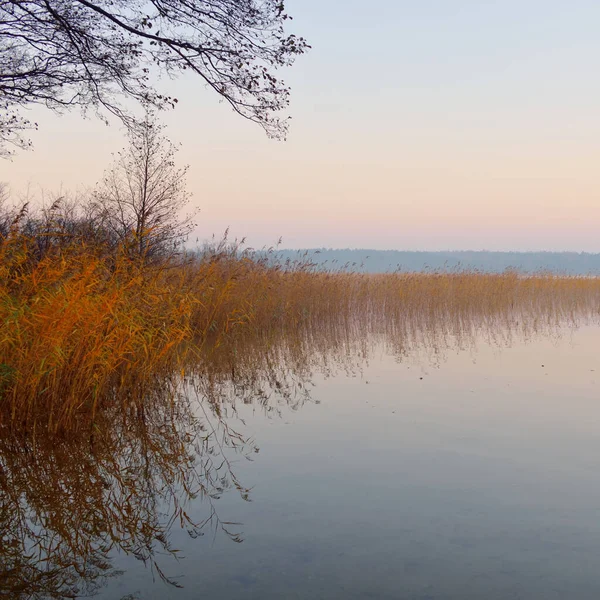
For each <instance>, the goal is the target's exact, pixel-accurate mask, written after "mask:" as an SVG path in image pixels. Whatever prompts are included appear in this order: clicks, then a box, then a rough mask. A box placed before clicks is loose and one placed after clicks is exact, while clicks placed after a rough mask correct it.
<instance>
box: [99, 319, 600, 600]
mask: <svg viewBox="0 0 600 600" xmlns="http://www.w3.org/2000/svg"><path fill="white" fill-rule="evenodd" d="M502 345H504V344H502ZM504 346H505V345H504ZM599 346H600V328H598V327H595V326H585V327H582V328H580V329H578V330H577V331H574V332H571V331H568V330H565V331H563V332H562V333H561V334H560V335H552V336H534V337H533V338H532V339H529V340H523V339H520V340H515V339H513V341H512V342H511V344H510V345H509V346H508V347H499V346H498V345H496V344H489V343H487V342H485V341H483V340H479V341H477V342H476V344H475V346H474V347H473V346H469V348H468V349H464V350H449V351H445V352H442V353H441V354H437V355H436V354H435V353H433V354H432V353H426V354H424V355H423V356H422V357H418V356H414V355H410V356H408V357H406V358H405V359H404V360H402V361H398V360H396V359H395V358H393V357H390V356H389V355H388V354H387V353H386V352H385V351H383V350H377V349H376V350H375V351H374V352H373V353H372V354H371V356H370V358H369V362H368V364H362V365H361V366H360V367H359V368H355V369H354V372H352V373H347V372H346V371H345V370H343V369H342V370H338V372H334V373H332V374H331V375H330V376H329V377H324V376H323V375H320V374H318V373H317V374H315V376H314V377H313V383H314V387H313V388H312V390H311V398H310V399H307V400H306V401H304V402H300V403H299V404H298V405H297V406H295V409H293V408H291V407H290V406H289V405H287V404H286V403H280V404H279V406H278V410H266V409H265V408H264V406H262V405H257V404H256V403H254V404H249V405H244V404H243V403H239V405H238V406H237V407H236V408H237V414H233V413H232V412H231V411H230V413H229V416H227V417H226V419H225V420H226V422H227V424H228V425H229V426H231V427H232V428H234V429H235V430H236V431H238V432H240V433H241V434H242V435H243V438H244V440H246V441H248V444H249V446H252V443H254V444H255V445H256V446H257V447H258V448H259V452H254V451H253V450H251V451H250V452H249V453H248V454H249V456H250V457H251V458H252V460H251V461H250V460H246V459H245V458H244V455H243V453H235V452H234V453H231V454H230V455H229V458H230V460H231V461H232V462H231V469H232V470H233V471H234V472H235V476H236V477H237V479H238V481H239V482H240V484H241V485H243V486H247V487H249V488H252V489H251V491H250V494H249V501H246V500H244V499H243V498H242V497H241V495H240V493H238V491H237V490H236V489H231V490H228V491H226V492H225V493H223V494H222V495H221V497H220V498H219V499H214V500H213V502H212V506H213V507H214V510H215V511H216V516H214V517H213V521H212V522H211V523H210V524H209V525H208V526H207V527H206V528H205V530H204V535H202V536H200V537H197V536H194V537H190V535H188V533H187V532H186V531H185V529H181V528H180V527H179V526H178V525H177V524H174V525H173V527H172V528H171V533H170V540H171V544H172V546H173V547H174V548H177V549H179V550H180V558H179V560H174V559H173V558H172V557H171V556H169V555H167V554H165V555H164V556H161V555H158V556H157V557H156V558H157V564H158V565H160V569H162V571H163V573H164V574H165V575H166V576H168V577H170V578H173V579H174V581H176V582H177V583H178V584H179V585H181V586H183V588H181V589H179V588H175V587H173V586H172V585H168V584H166V583H165V582H164V581H163V580H162V579H161V577H160V576H159V574H158V573H157V571H156V569H153V568H151V567H150V566H149V565H146V566H144V564H143V563H142V562H141V561H139V560H136V559H135V558H134V557H132V556H131V555H129V556H126V555H124V554H123V553H121V554H119V553H114V552H113V554H112V557H113V560H114V565H115V566H116V567H118V568H119V569H122V570H123V571H124V573H123V574H122V575H121V576H119V577H114V578H111V579H110V580H109V581H108V584H107V585H106V586H105V587H103V588H102V590H101V592H100V594H99V597H100V598H102V599H109V598H110V599H112V598H121V597H123V596H126V595H128V594H131V595H133V597H138V598H144V599H159V598H173V599H180V600H188V599H189V600H191V599H196V598H221V599H237V598H244V599H257V600H259V599H260V600H269V599H282V598H290V599H291V598H303V599H304V598H306V599H309V598H310V599H313V598H324V599H338V598H339V599H348V598H389V599H406V600H409V599H410V600H433V599H436V600H438V599H439V600H450V599H453V600H454V599H456V600H459V599H460V600H465V599H470V598H473V599H475V598H477V599H479V598H485V599H488V600H492V599H498V600H500V599H502V600H505V599H520V598H523V599H535V598H539V599H544V600H551V599H554V598H556V599H565V598H573V599H578V600H585V599H588V598H589V599H594V600H596V599H597V598H598V597H600V395H599V390H600V386H599V383H600V353H599V352H598V349H599ZM210 505H211V504H210V503H209V502H207V500H206V499H202V500H201V499H198V500H195V501H191V502H188V503H187V505H186V507H185V509H186V512H187V514H188V515H189V516H190V517H191V518H192V519H194V520H197V521H201V520H202V519H204V518H205V517H206V515H207V511H208V510H209V507H210ZM217 519H220V522H221V524H222V523H223V522H228V523H229V522H232V523H238V524H237V525H235V524H232V525H223V527H224V528H225V529H227V530H228V531H230V533H231V535H227V534H226V533H225V532H224V531H223V530H222V529H221V527H220V524H219V522H218V521H217ZM238 535H239V537H236V536H238ZM232 538H234V539H232Z"/></svg>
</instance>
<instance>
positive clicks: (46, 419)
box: [0, 231, 600, 432]
mask: <svg viewBox="0 0 600 600" xmlns="http://www.w3.org/2000/svg"><path fill="white" fill-rule="evenodd" d="M34 242H35V240H32V239H29V238H27V237H26V236H24V235H23V234H22V233H18V232H14V231H13V232H12V233H10V234H9V235H8V237H7V238H6V239H4V240H1V239H0V425H2V426H7V425H9V426H11V427H13V428H19V429H21V428H23V429H26V430H35V428H36V427H38V426H43V427H45V428H47V429H48V430H50V431H53V432H57V431H64V430H68V429H71V428H74V427H76V426H78V425H79V424H81V423H83V424H84V425H85V426H90V425H94V423H95V422H96V419H97V415H98V413H99V411H106V410H107V409H108V408H109V407H110V408H111V409H112V408H114V407H115V406H119V405H122V406H130V405H134V406H143V403H144V397H145V395H147V394H148V393H149V392H150V390H152V389H154V388H155V387H156V385H159V382H160V381H164V380H166V379H169V378H180V379H181V378H183V377H184V376H185V375H186V374H188V373H194V374H196V375H199V376H200V377H203V376H205V375H211V376H212V375H215V374H217V375H219V377H231V378H233V377H235V376H236V373H239V372H241V371H244V369H245V370H246V372H248V370H249V369H250V370H251V369H252V368H256V366H257V365H258V364H261V361H263V362H264V361H267V362H269V361H271V362H272V361H273V360H282V359H283V360H289V361H291V362H292V363H293V362H294V361H297V359H298V357H299V356H306V355H308V354H310V353H311V352H315V351H318V352H321V353H323V354H326V353H327V351H328V349H331V348H336V347H337V348H340V347H343V346H344V345H346V346H348V344H350V343H354V342H357V341H360V340H361V339H365V338H366V337H367V336H373V335H375V336H383V337H385V338H386V340H387V341H388V342H389V343H391V344H392V345H394V346H396V347H397V348H399V349H400V351H401V349H402V348H403V347H405V346H406V344H407V343H410V342H411V341H413V342H414V341H415V340H419V339H421V340H422V339H426V338H427V337H428V336H429V337H431V336H434V335H437V334H439V332H440V331H441V332H443V333H444V334H445V335H452V336H458V337H460V336H461V335H464V334H465V333H467V334H472V333H473V332H476V331H480V330H482V329H485V328H488V330H491V328H493V327H498V326H503V325H504V326H512V327H515V325H516V326H517V327H519V328H521V329H523V330H527V329H528V328H529V329H530V330H532V331H535V330H536V329H537V328H540V327H544V326H546V325H549V326H553V325H558V324H560V323H562V322H565V321H568V322H571V323H575V322H577V320H578V319H580V318H589V317H592V318H596V317H597V316H598V311H599V307H600V279H596V278H584V277H556V276H552V275H546V274H538V275H532V276H522V275H519V274H518V273H515V272H506V273H503V274H485V273H479V272H454V273H430V274H402V273H390V274H377V275H369V274H359V273H346V272H323V271H317V270H314V269H311V268H310V265H307V264H302V263H297V264H286V265H275V264H271V263H270V262H269V260H268V258H262V259H259V258H253V257H252V256H251V255H249V254H243V253H239V252H237V250H235V249H230V250H227V249H225V248H220V249H219V250H218V251H215V252H213V253H210V252H209V253H205V254H204V255H202V256H198V257H184V258H181V257H180V258H177V259H174V258H170V259H169V258H164V259H162V260H160V261H153V262H151V263H149V262H146V261H144V260H143V259H142V258H135V257H132V256H131V254H130V253H128V252H127V251H126V249H125V248H122V249H120V250H118V251H117V252H116V253H115V252H113V253H110V254H108V253H107V252H106V251H104V250H103V248H102V247H101V245H100V244H96V245H95V244H94V243H93V242H87V241H86V240H84V239H69V240H66V241H64V242H62V243H60V244H56V245H54V246H53V247H51V248H50V249H47V250H46V252H45V253H44V254H43V256H41V258H40V257H37V256H35V257H34V255H35V252H34V250H35V243H34Z"/></svg>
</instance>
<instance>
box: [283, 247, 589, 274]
mask: <svg viewBox="0 0 600 600" xmlns="http://www.w3.org/2000/svg"><path fill="white" fill-rule="evenodd" d="M274 256H275V257H277V258H278V259H279V260H283V261H285V260H288V259H290V260H298V259H302V260H308V261H310V262H312V263H314V264H315V265H317V266H325V267H327V268H330V269H334V270H344V271H346V270H348V271H349V270H357V271H360V272H365V273H386V272H390V271H396V270H400V271H407V272H426V271H452V270H462V269H476V270H481V271H484V272H488V273H501V272H503V271H505V270H507V269H515V270H518V271H521V272H526V273H534V272H538V271H546V272H551V273H556V274H563V275H600V253H590V252H556V251H531V252H526V251H522V252H510V251H486V250H448V251H424V250H371V249H366V248H365V249H332V248H308V249H304V248H303V249H298V250H294V249H282V250H277V251H276V252H275V253H274Z"/></svg>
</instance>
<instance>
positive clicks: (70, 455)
mask: <svg viewBox="0 0 600 600" xmlns="http://www.w3.org/2000/svg"><path fill="white" fill-rule="evenodd" d="M203 416H204V415H203ZM207 416H208V415H207ZM213 416H214V415H213ZM252 451H253V445H252V443H251V442H250V441H248V440H245V439H244V438H243V437H242V436H240V435H239V434H237V433H236V432H235V431H233V430H232V429H230V428H229V427H228V425H227V423H226V421H225V420H224V419H219V418H217V419H215V418H203V419H200V418H199V417H198V416H197V415H196V414H194V411H193V410H192V407H191V404H190V403H189V401H187V400H186V399H185V398H184V397H182V396H181V395H178V396H177V397H175V396H171V397H170V398H169V397H166V398H165V397H164V396H156V397H154V398H149V399H148V401H147V403H146V404H145V405H144V408H143V409H141V410H138V409H134V410H131V411H129V412H128V413H127V414H123V413H122V412H119V413H118V414H113V415H107V420H106V422H104V423H101V424H98V425H97V426H96V428H95V430H94V431H93V432H92V433H89V432H87V433H80V434H77V433H74V434H73V435H72V436H70V437H69V439H56V438H52V439H48V438H45V436H44V435H43V434H41V433H39V432H37V434H36V435H35V437H21V436H14V435H11V434H10V433H8V432H6V431H5V432H2V435H0V529H1V531H2V540H1V544H0V547H1V550H0V596H2V597H4V596H7V597H10V598H44V597H52V598H70V597H78V596H80V595H88V594H90V593H93V592H95V591H97V590H98V588H99V587H101V586H102V585H103V584H104V583H105V581H106V579H107V578H109V577H114V576H115V575H118V574H119V573H118V571H116V570H115V569H114V568H113V566H112V564H111V560H110V555H111V553H112V552H114V551H115V550H119V551H122V552H125V553H127V554H130V555H133V556H135V557H136V558H137V559H139V560H140V561H143V562H144V563H146V564H147V565H148V566H149V568H150V569H151V570H152V571H153V572H154V573H155V574H156V575H157V576H159V577H161V578H164V579H165V580H168V578H167V577H166V575H165V574H164V572H163V570H162V569H161V565H160V561H159V560H157V555H158V554H172V555H176V554H177V550H176V549H174V548H172V547H171V545H170V543H169V531H170V530H171V528H172V527H173V526H175V525H177V527H182V528H185V529H186V530H187V532H188V533H189V535H190V536H191V537H199V536H202V535H204V533H205V531H206V530H210V529H211V528H212V529H216V530H219V531H220V532H222V533H224V534H225V535H227V536H229V537H230V538H231V539H232V540H234V541H240V538H239V534H238V533H237V530H236V525H235V524H230V523H226V522H223V521H221V520H220V519H219V517H218V514H217V512H216V510H215V507H214V499H216V498H218V497H219V495H220V494H222V493H223V492H224V491H225V490H226V489H229V488H234V489H237V491H238V492H239V493H240V494H241V495H242V497H247V494H248V490H247V489H245V488H244V487H243V486H242V485H241V484H240V483H239V482H238V480H237V479H236V477H235V474H234V473H233V471H232V469H231V463H230V459H229V455H230V454H231V453H237V454H248V453H251V452H252ZM200 497H203V498H205V499H206V500H208V502H207V503H206V504H207V507H208V510H207V514H206V518H205V519H204V520H201V521H193V520H192V519H191V518H190V517H189V515H188V513H187V512H186V506H187V505H188V504H189V502H190V501H191V500H194V499H196V498H200ZM170 583H171V584H173V585H178V584H177V582H176V581H174V580H171V581H170Z"/></svg>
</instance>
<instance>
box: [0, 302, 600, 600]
mask: <svg viewBox="0 0 600 600" xmlns="http://www.w3.org/2000/svg"><path fill="white" fill-rule="evenodd" d="M593 318H595V317H594V314H593V312H592V311H582V310H580V311H578V312H577V313H573V314H570V315H565V314H559V315H556V314H554V313H552V314H551V313H550V312H548V313H547V314H545V315H544V316H541V317H540V316H539V315H538V314H534V313H532V312H530V311H529V308H527V309H526V310H523V309H521V310H516V309H515V310H513V309H511V310H508V311H505V312H502V313H499V314H493V315H489V314H487V313H485V311H471V312H468V313H463V314H458V313H454V314H440V313H436V314H433V313H428V312H427V311H421V312H419V313H418V314H417V315H415V316H414V318H413V319H412V320H411V319H409V318H406V316H405V315H403V317H402V319H390V318H389V315H388V318H385V319H382V318H364V316H362V317H361V316H360V315H359V316H357V317H355V318H352V319H348V318H340V319H339V320H338V321H335V322H331V321H327V322H321V323H319V322H315V323H314V324H312V325H311V324H310V323H305V324H304V325H303V327H302V328H300V327H298V329H297V330H295V331H294V332H287V334H286V335H285V336H281V337H280V338H279V339H278V340H277V343H273V338H272V337H265V338H261V337H260V336H257V339H256V341H255V343H254V345H253V346H252V347H248V346H247V345H246V346H244V347H241V346H235V345H232V346H230V347H227V348H221V349H220V350H218V351H216V352H215V354H214V355H213V356H212V357H211V361H210V364H209V363H206V362H205V363H202V362H200V361H199V362H198V363H196V364H190V365H188V366H187V367H186V369H185V370H184V374H183V375H181V374H180V375H177V377H174V378H173V379H171V380H168V381H161V382H159V383H157V386H156V389H155V390H154V393H153V394H151V395H149V396H148V397H147V398H145V401H144V403H143V404H142V405H135V404H134V405H131V406H130V407H129V408H128V409H127V410H123V409H121V408H119V409H118V410H117V409H114V410H113V411H112V412H109V413H104V414H103V415H102V419H101V420H98V421H97V422H96V423H95V424H94V427H93V429H92V430H91V431H90V430H87V429H86V430H85V431H79V432H78V431H74V432H71V433H70V434H69V436H68V437H63V438H57V437H56V436H54V437H49V436H46V435H45V433H44V432H43V431H36V432H35V433H32V434H30V435H29V436H23V435H19V434H16V433H14V432H11V431H8V430H5V431H1V432H0V530H1V531H2V534H1V535H2V537H1V543H0V596H6V597H9V598H46V597H50V598H74V597H79V596H82V595H88V594H92V593H94V592H97V591H98V590H99V589H100V588H101V587H102V586H103V585H104V584H105V583H106V582H107V580H108V579H109V578H113V577H116V576H118V575H119V574H120V573H119V571H118V569H116V568H115V567H114V565H113V563H112V560H111V557H112V556H113V555H114V553H115V551H119V552H123V553H126V554H128V555H131V556H134V557H135V558H137V559H139V560H140V561H142V562H143V563H145V564H146V565H147V567H148V570H149V572H151V573H153V574H154V575H155V576H156V577H158V578H162V579H164V580H165V581H167V582H168V583H169V584H171V585H173V586H178V585H179V583H178V581H177V579H173V578H169V577H168V576H167V575H166V574H165V571H164V569H163V566H162V564H163V563H162V561H163V560H164V557H163V555H165V554H166V555H171V556H174V557H177V554H178V552H177V548H175V547H173V546H172V545H171V543H170V532H171V531H172V530H173V528H178V529H181V528H182V529H184V530H186V531H187V533H188V534H189V536H190V537H192V538H199V537H202V536H204V535H205V534H206V533H207V532H210V533H211V534H212V535H216V534H218V535H225V536H227V537H229V538H230V539H231V540H232V541H234V542H240V541H242V539H243V537H242V534H241V526H240V525H239V524H236V523H231V522H229V521H228V520H227V518H226V516H223V515H220V514H219V511H218V510H217V509H218V502H217V501H218V499H219V498H220V496H221V495H222V494H223V493H225V492H226V491H228V490H234V491H236V492H237V493H239V494H240V495H241V497H242V498H244V499H248V498H249V494H250V489H249V488H248V487H246V486H247V485H248V484H249V482H241V481H239V480H238V478H237V477H236V474H235V467H234V461H233V459H234V458H236V457H239V456H245V457H247V458H251V457H252V456H253V455H254V454H255V453H256V451H257V447H256V446H255V444H254V440H252V439H249V438H248V436H247V434H245V433H244V430H243V423H241V425H242V427H241V428H240V427H238V425H234V423H235V422H236V420H235V416H236V406H237V404H238V403H242V404H254V405H255V406H256V407H259V408H260V409H261V410H263V411H265V412H266V413H277V411H279V410H281V408H282V406H286V407H291V408H293V409H297V408H299V407H301V406H302V405H303V403H305V402H307V401H309V400H310V379H311V376H312V374H313V373H314V372H315V371H319V372H322V373H323V372H324V373H330V374H331V373H333V372H335V371H336V370H339V369H343V370H346V371H353V370H356V369H360V367H361V364H363V362H364V361H366V360H368V359H369V357H370V356H372V354H373V352H374V351H375V350H376V349H377V350H380V349H384V350H385V351H386V352H387V353H389V354H391V355H393V356H395V357H396V358H397V359H399V360H404V359H407V358H410V359H414V360H419V361H428V362H434V363H435V362H438V361H440V360H443V359H444V356H445V353H446V352H448V351H449V350H451V349H469V348H473V347H474V346H475V345H476V343H477V342H478V340H485V341H486V342H487V343H489V344H492V345H496V346H504V345H510V344H511V343H513V341H514V340H515V339H517V338H518V339H519V340H523V339H525V340H527V339H530V338H532V337H534V336H542V335H543V336H549V335H550V336H555V335H559V334H560V331H561V330H562V329H561V328H564V327H565V326H568V327H575V326H577V325H578V324H580V323H582V322H587V321H589V320H590V319H593ZM238 423H239V422H238ZM198 499H203V500H204V504H203V506H204V507H205V510H204V513H203V516H202V518H196V517H194V518H192V517H191V516H190V511H189V506H190V504H191V503H192V502H194V501H196V500H198ZM196 505H197V503H195V504H194V506H196ZM194 514H196V512H194Z"/></svg>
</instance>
